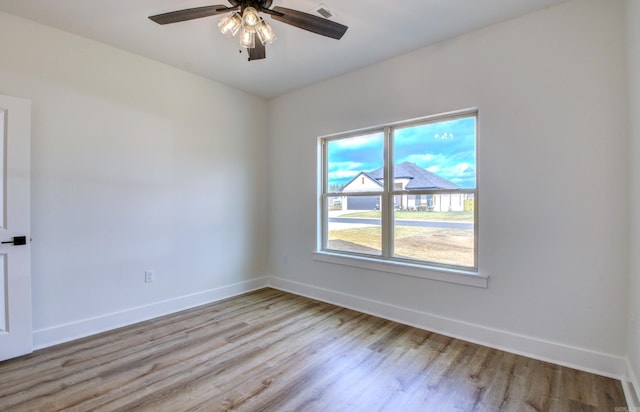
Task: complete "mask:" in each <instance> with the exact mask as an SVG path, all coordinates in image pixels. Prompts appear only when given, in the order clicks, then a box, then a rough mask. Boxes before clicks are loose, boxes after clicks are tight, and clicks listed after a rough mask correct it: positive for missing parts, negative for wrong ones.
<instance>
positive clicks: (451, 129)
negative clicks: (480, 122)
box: [393, 116, 476, 190]
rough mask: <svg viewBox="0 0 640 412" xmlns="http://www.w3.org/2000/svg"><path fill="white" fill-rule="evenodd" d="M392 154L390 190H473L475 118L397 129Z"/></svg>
mask: <svg viewBox="0 0 640 412" xmlns="http://www.w3.org/2000/svg"><path fill="white" fill-rule="evenodd" d="M393 154H394V156H393V157H394V163H395V165H394V169H393V172H394V183H395V184H394V188H395V187H396V186H397V185H398V184H400V185H401V187H402V189H401V190H438V189H440V190H442V189H444V190H446V189H459V188H465V189H475V187H476V118H475V116H474V117H465V118H460V119H455V120H446V121H441V122H437V123H428V124H422V125H417V126H409V127H402V128H397V129H395V130H394V133H393ZM395 190H398V189H395Z"/></svg>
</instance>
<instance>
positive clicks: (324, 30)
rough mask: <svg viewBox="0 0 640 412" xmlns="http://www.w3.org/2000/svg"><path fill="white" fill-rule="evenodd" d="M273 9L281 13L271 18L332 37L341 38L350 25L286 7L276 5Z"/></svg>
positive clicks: (272, 15)
mask: <svg viewBox="0 0 640 412" xmlns="http://www.w3.org/2000/svg"><path fill="white" fill-rule="evenodd" d="M273 11H275V12H276V13H279V14H275V13H274V14H271V18H273V19H274V20H278V21H281V22H283V23H287V24H290V25H292V26H295V27H298V28H300V29H303V30H307V31H310V32H312V33H316V34H320V35H322V36H326V37H331V38H332V39H338V40H339V39H341V38H342V36H343V35H344V33H345V32H346V31H347V29H348V27H347V26H344V25H342V24H340V23H336V22H334V21H331V20H327V19H323V18H322V17H318V16H314V15H313V14H309V13H304V12H301V11H298V10H293V9H288V8H286V7H274V8H273Z"/></svg>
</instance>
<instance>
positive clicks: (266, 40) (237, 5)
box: [149, 0, 348, 61]
mask: <svg viewBox="0 0 640 412" xmlns="http://www.w3.org/2000/svg"><path fill="white" fill-rule="evenodd" d="M228 2H229V3H230V4H231V6H230V7H228V6H224V5H214V6H203V7H194V8H190V9H184V10H177V11H172V12H169V13H162V14H157V15H155V16H150V17H149V18H150V19H151V20H153V21H154V22H156V23H158V24H170V23H178V22H181V21H187V20H193V19H200V18H203V17H209V16H213V15H216V14H224V13H228V14H227V15H226V16H225V17H223V18H222V19H220V21H219V22H218V28H220V31H221V32H222V33H223V34H225V35H231V36H235V35H236V34H238V33H240V44H241V45H242V46H243V47H245V48H246V49H247V51H248V53H249V61H251V60H259V59H264V58H265V57H267V54H266V50H265V46H266V45H267V44H270V43H272V42H273V41H274V40H275V39H276V35H275V33H274V31H273V29H272V28H271V26H270V25H269V24H268V23H267V22H266V21H265V20H264V19H263V18H262V17H260V14H259V13H265V14H268V15H270V16H271V18H272V19H274V20H277V21H281V22H283V23H286V24H290V25H292V26H295V27H298V28H300V29H303V30H307V31H310V32H312V33H316V34H319V35H321V36H326V37H330V38H332V39H337V40H339V39H341V38H342V36H343V35H344V33H345V32H346V31H347V28H348V27H347V26H344V25H342V24H339V23H336V22H334V21H331V20H327V19H324V18H322V17H318V16H314V15H313V14H309V13H304V12H301V11H298V10H293V9H288V8H285V7H274V8H270V7H271V3H273V0H228ZM256 37H257V38H258V41H256Z"/></svg>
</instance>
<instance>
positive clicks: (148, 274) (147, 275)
mask: <svg viewBox="0 0 640 412" xmlns="http://www.w3.org/2000/svg"><path fill="white" fill-rule="evenodd" d="M154 279H155V273H153V270H145V271H144V281H145V283H149V282H153V281H154Z"/></svg>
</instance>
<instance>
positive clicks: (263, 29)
mask: <svg viewBox="0 0 640 412" xmlns="http://www.w3.org/2000/svg"><path fill="white" fill-rule="evenodd" d="M256 33H258V38H259V39H260V42H262V44H263V45H264V46H266V45H267V44H271V43H273V42H274V41H275V40H276V39H277V38H278V36H276V33H275V32H274V31H273V29H272V28H271V25H269V23H267V22H266V21H265V20H264V19H262V18H261V19H260V23H258V25H257V26H256Z"/></svg>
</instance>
